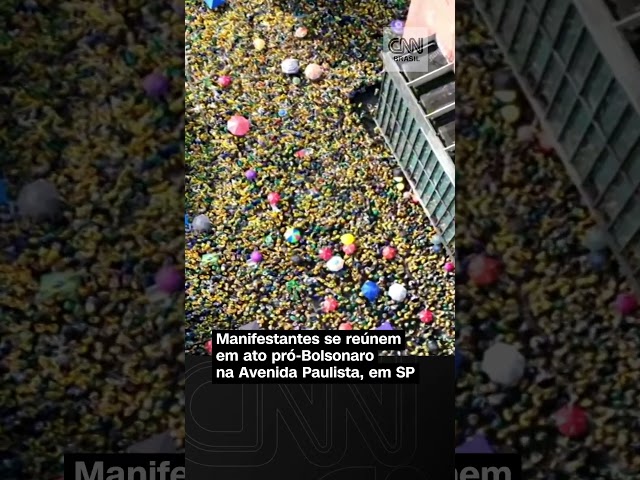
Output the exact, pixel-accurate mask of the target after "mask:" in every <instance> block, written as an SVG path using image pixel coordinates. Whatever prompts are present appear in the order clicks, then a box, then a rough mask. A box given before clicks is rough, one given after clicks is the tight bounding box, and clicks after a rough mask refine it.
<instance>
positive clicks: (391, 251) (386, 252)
mask: <svg viewBox="0 0 640 480" xmlns="http://www.w3.org/2000/svg"><path fill="white" fill-rule="evenodd" d="M396 253H397V252H396V249H395V248H393V247H384V248H383V249H382V257H383V258H384V259H385V260H393V259H394V258H395V256H396Z"/></svg>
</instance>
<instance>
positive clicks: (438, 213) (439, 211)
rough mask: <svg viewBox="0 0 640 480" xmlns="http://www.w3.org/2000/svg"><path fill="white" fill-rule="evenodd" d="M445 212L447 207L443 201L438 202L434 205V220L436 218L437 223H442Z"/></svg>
mask: <svg viewBox="0 0 640 480" xmlns="http://www.w3.org/2000/svg"><path fill="white" fill-rule="evenodd" d="M446 213H447V207H446V206H445V204H444V202H439V203H438V205H437V206H436V210H435V217H436V220H437V222H438V224H442V223H443V220H446V219H445V218H444V216H445V215H446Z"/></svg>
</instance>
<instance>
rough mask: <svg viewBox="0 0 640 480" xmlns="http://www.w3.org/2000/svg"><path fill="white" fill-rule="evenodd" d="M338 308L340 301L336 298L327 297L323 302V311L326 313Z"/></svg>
mask: <svg viewBox="0 0 640 480" xmlns="http://www.w3.org/2000/svg"><path fill="white" fill-rule="evenodd" d="M337 308H338V301H337V300H336V299H335V298H332V297H327V298H325V299H324V302H322V311H323V312H324V313H329V312H333V311H335V310H336V309H337Z"/></svg>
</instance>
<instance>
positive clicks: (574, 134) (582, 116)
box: [560, 101, 591, 152]
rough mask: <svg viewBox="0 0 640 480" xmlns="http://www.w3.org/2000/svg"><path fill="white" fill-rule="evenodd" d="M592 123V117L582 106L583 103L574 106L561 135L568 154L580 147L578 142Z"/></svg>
mask: <svg viewBox="0 0 640 480" xmlns="http://www.w3.org/2000/svg"><path fill="white" fill-rule="evenodd" d="M590 123H591V116H590V115H589V113H588V112H587V111H586V109H585V108H584V107H583V106H582V102H579V101H578V102H576V103H575V104H574V105H573V110H571V115H570V116H569V120H567V124H566V125H565V129H564V131H563V132H562V134H561V135H560V143H561V144H562V146H563V147H564V150H565V151H566V152H573V150H574V149H575V148H576V147H577V146H578V142H580V140H581V139H582V136H583V135H584V133H585V130H586V129H587V128H588V127H589V124H590Z"/></svg>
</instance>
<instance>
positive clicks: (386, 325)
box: [376, 322, 395, 330]
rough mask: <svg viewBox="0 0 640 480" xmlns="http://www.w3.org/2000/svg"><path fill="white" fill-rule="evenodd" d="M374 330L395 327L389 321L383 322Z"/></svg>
mask: <svg viewBox="0 0 640 480" xmlns="http://www.w3.org/2000/svg"><path fill="white" fill-rule="evenodd" d="M376 330H395V328H393V325H391V324H390V323H389V322H384V323H383V324H382V325H380V326H379V327H378V328H376Z"/></svg>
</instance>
